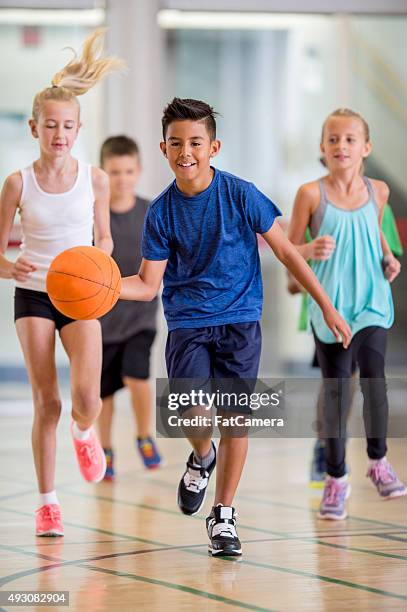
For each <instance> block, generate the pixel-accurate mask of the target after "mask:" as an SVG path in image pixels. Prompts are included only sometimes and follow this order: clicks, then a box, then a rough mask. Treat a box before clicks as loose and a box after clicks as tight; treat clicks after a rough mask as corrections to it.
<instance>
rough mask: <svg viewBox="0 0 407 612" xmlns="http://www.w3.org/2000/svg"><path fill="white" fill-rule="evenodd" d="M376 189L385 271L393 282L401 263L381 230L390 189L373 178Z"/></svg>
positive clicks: (386, 275) (382, 182)
mask: <svg viewBox="0 0 407 612" xmlns="http://www.w3.org/2000/svg"><path fill="white" fill-rule="evenodd" d="M371 182H372V183H373V187H374V190H375V195H376V201H377V203H378V205H379V209H380V210H379V227H380V243H381V246H382V251H383V271H384V275H385V277H386V278H387V280H388V281H389V282H390V283H391V282H393V281H394V279H395V278H396V277H397V276H398V275H399V274H400V270H401V264H400V262H399V260H398V259H397V257H394V255H393V253H392V251H391V249H390V247H389V245H388V242H387V240H386V237H385V235H384V234H383V232H382V230H381V226H382V220H383V213H384V207H385V205H386V203H387V202H388V201H389V196H390V189H389V188H388V186H387V185H386V183H385V182H384V181H377V180H373V179H371Z"/></svg>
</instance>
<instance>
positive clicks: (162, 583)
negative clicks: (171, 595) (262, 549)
mask: <svg viewBox="0 0 407 612" xmlns="http://www.w3.org/2000/svg"><path fill="white" fill-rule="evenodd" d="M79 567H85V568H86V569H90V570H93V571H96V572H103V573H105V574H110V575H113V576H119V577H120V578H130V580H137V581H140V582H146V583H147V584H154V585H157V586H163V587H166V588H169V589H174V590H176V591H182V592H184V593H188V594H190V595H199V596H200V597H205V598H206V599H212V600H214V601H219V602H221V603H225V604H228V605H231V606H235V607H238V608H244V609H245V610H258V612H273V610H272V609H271V608H261V607H260V606H255V605H253V604H247V603H244V602H243V601H238V600H236V599H229V598H228V597H223V596H222V595H215V594H213V593H208V592H207V591H201V590H199V589H194V588H193V587H187V586H184V585H181V584H176V583H173V582H167V581H165V580H158V579H157V578H147V577H145V576H138V575H137V574H128V573H127V572H119V571H117V570H109V569H104V568H101V567H92V566H91V565H80V566H79Z"/></svg>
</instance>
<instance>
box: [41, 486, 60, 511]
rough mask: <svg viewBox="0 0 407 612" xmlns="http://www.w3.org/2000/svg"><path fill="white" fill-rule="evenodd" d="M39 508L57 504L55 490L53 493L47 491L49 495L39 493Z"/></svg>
mask: <svg viewBox="0 0 407 612" xmlns="http://www.w3.org/2000/svg"><path fill="white" fill-rule="evenodd" d="M39 504H40V505H39V508H41V506H47V505H48V504H58V505H59V501H58V497H57V492H56V491H55V489H54V490H53V491H49V493H40V494H39Z"/></svg>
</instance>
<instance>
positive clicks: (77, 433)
mask: <svg viewBox="0 0 407 612" xmlns="http://www.w3.org/2000/svg"><path fill="white" fill-rule="evenodd" d="M91 430H92V427H89V429H79V427H78V424H77V422H76V421H74V422H73V427H72V433H73V437H74V438H75V439H76V440H82V441H83V440H87V439H88V438H89V436H90V432H91Z"/></svg>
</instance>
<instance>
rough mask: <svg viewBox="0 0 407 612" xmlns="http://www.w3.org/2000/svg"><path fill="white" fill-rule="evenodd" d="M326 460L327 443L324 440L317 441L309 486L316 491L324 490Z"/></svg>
mask: <svg viewBox="0 0 407 612" xmlns="http://www.w3.org/2000/svg"><path fill="white" fill-rule="evenodd" d="M325 476H326V459H325V443H324V442H323V440H316V442H315V444H314V450H313V453H312V463H311V474H310V481H309V486H310V487H312V488H314V489H322V488H323V486H324V484H325Z"/></svg>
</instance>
